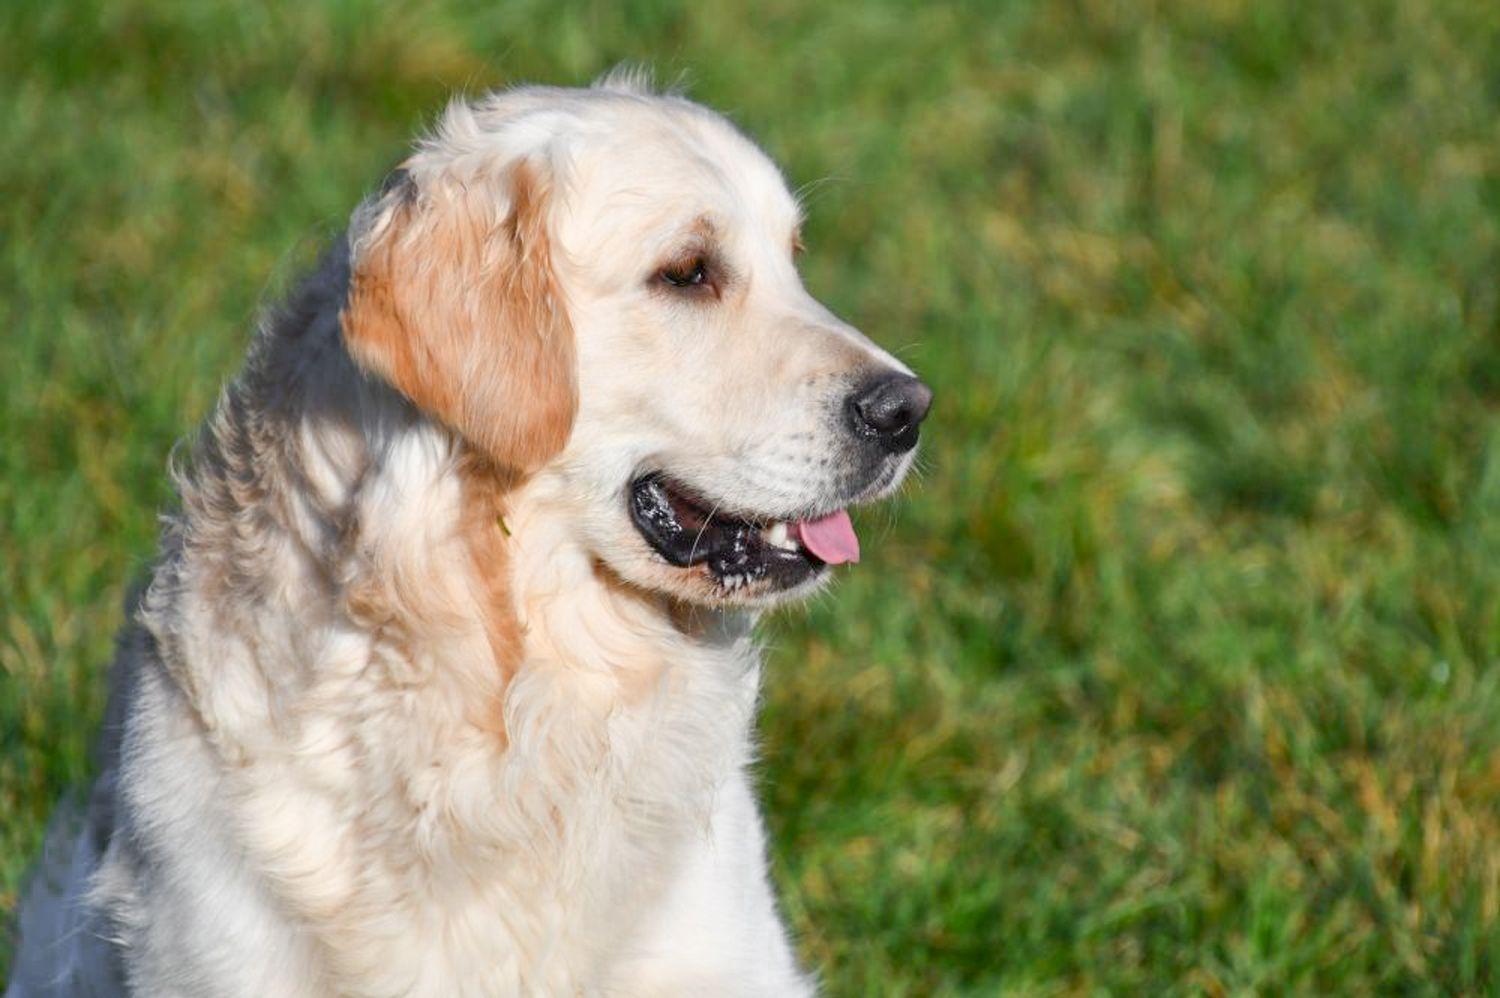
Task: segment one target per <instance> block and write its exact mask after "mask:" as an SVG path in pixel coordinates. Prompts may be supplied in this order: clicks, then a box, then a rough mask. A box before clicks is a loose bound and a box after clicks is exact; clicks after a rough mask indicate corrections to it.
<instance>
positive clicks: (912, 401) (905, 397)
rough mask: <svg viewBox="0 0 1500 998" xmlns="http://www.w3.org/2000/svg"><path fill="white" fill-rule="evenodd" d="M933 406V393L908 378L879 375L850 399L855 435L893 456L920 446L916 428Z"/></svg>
mask: <svg viewBox="0 0 1500 998" xmlns="http://www.w3.org/2000/svg"><path fill="white" fill-rule="evenodd" d="M931 405H932V389H931V388H928V387H927V386H926V385H924V384H923V383H922V382H920V381H918V380H917V379H916V378H913V377H912V376H911V375H909V374H899V373H896V372H891V373H888V374H877V375H876V376H875V377H873V378H871V379H870V380H869V381H866V382H865V383H864V384H862V385H860V386H859V387H858V388H856V389H855V390H854V393H853V394H851V395H850V396H849V415H850V418H851V420H852V422H853V423H854V432H855V433H858V434H860V435H861V436H867V437H872V438H874V439H875V440H876V441H878V442H879V444H880V446H881V447H883V448H884V449H885V450H887V451H889V452H890V453H892V454H900V453H902V452H903V451H909V450H911V449H912V448H913V447H915V446H916V445H917V428H918V427H919V426H921V424H922V418H923V417H924V416H926V415H927V410H928V408H929V407H931Z"/></svg>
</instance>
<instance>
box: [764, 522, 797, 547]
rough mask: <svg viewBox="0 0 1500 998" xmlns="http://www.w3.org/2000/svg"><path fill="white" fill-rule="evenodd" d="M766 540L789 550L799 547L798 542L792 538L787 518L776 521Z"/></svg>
mask: <svg viewBox="0 0 1500 998" xmlns="http://www.w3.org/2000/svg"><path fill="white" fill-rule="evenodd" d="M766 540H767V541H769V542H770V543H772V544H774V545H776V546H777V547H779V548H786V549H787V550H789V551H790V550H795V549H796V547H797V545H796V542H794V541H793V540H792V539H791V536H790V534H789V532H788V530H787V525H786V521H785V520H777V521H776V523H775V524H774V525H773V526H772V527H771V529H770V531H768V532H767V533H766Z"/></svg>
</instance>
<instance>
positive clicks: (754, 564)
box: [630, 473, 859, 590]
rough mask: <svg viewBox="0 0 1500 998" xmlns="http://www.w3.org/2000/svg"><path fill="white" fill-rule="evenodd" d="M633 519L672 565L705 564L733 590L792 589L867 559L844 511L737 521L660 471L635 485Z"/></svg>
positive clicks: (636, 482)
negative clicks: (835, 567) (755, 585)
mask: <svg viewBox="0 0 1500 998" xmlns="http://www.w3.org/2000/svg"><path fill="white" fill-rule="evenodd" d="M630 517H631V520H632V521H634V523H635V526H636V529H637V530H639V531H640V532H641V536H643V537H644V538H646V541H647V543H649V544H650V545H651V547H652V549H653V550H655V551H656V553H657V554H659V555H661V557H662V558H664V559H665V560H666V561H667V562H668V563H669V564H671V565H675V566H677V567H679V568H686V567H688V566H690V565H703V566H705V567H706V568H707V569H708V571H709V572H710V573H712V575H713V576H714V578H715V580H716V581H717V582H718V583H719V585H720V586H722V587H724V588H725V589H729V590H737V589H741V588H743V587H745V586H747V585H750V584H752V583H757V582H762V583H764V585H765V586H766V587H768V588H770V589H773V590H780V589H790V588H792V587H793V586H796V585H797V584H799V583H801V582H804V581H806V580H808V579H810V578H812V577H813V576H815V575H817V574H819V573H820V572H822V571H824V570H825V569H826V568H827V566H829V565H837V564H840V563H842V562H851V561H858V560H859V540H858V538H857V537H856V536H855V534H854V528H853V526H852V525H851V524H850V522H849V514H848V513H846V512H845V511H844V510H842V509H840V510H836V511H834V512H832V513H829V514H828V515H826V516H821V517H817V518H814V519H810V520H778V519H772V518H770V517H763V518H760V517H751V518H742V517H741V516H738V515H737V516H731V515H727V514H725V513H723V512H721V511H719V510H718V509H717V508H716V506H715V504H714V503H712V502H706V501H705V500H704V499H702V498H701V497H700V496H698V495H697V494H696V493H694V492H693V491H692V490H691V489H689V488H688V487H687V486H685V485H682V484H681V483H679V482H675V481H673V480H672V479H670V478H668V477H666V476H665V475H662V474H660V473H653V474H648V475H643V476H641V477H640V478H637V479H636V480H635V481H634V482H632V483H631V486H630Z"/></svg>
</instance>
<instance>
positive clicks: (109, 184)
mask: <svg viewBox="0 0 1500 998" xmlns="http://www.w3.org/2000/svg"><path fill="white" fill-rule="evenodd" d="M620 60H635V61H641V62H645V63H648V64H650V65H653V66H654V67H655V68H656V70H657V72H658V75H659V76H660V77H662V78H665V79H669V80H674V79H677V78H678V76H679V75H681V76H682V77H683V78H684V79H685V80H686V82H687V85H688V87H689V90H690V92H691V93H692V94H693V95H694V96H695V97H697V98H699V99H701V100H703V101H706V102H708V103H710V104H713V105H715V106H717V107H720V108H722V109H724V110H726V111H728V112H729V113H730V114H732V115H733V116H734V118H735V119H736V120H737V121H738V122H740V123H741V124H742V125H743V127H744V128H746V129H747V130H748V131H749V132H750V133H752V134H753V135H755V136H756V137H758V138H759V139H760V140H761V141H762V142H763V143H764V144H765V145H766V146H767V147H768V148H769V149H770V150H771V151H772V153H773V154H774V155H776V156H777V157H778V158H779V159H780V160H781V161H782V162H783V163H784V164H785V165H786V168H787V172H788V174H789V176H790V178H791V180H792V182H793V183H794V185H805V189H806V192H807V203H808V206H809V214H810V223H809V225H808V230H807V236H806V241H807V243H808V246H809V252H808V254H807V256H806V262H805V267H804V274H805V277H806V280H807V282H808V284H809V285H810V287H811V288H812V289H813V291H814V292H815V293H816V294H818V295H819V296H820V297H822V298H823V299H824V300H825V301H827V302H828V303H829V304H830V305H831V306H832V307H833V308H834V309H835V310H836V311H838V312H840V313H841V314H843V315H845V316H846V317H848V318H850V319H851V320H852V321H854V322H856V323H857V324H859V325H861V326H862V327H863V328H864V329H866V330H867V331H869V332H870V333H871V334H872V335H873V336H875V337H876V338H877V339H879V340H881V341H882V342H883V343H885V344H887V345H888V346H891V347H892V348H894V349H895V350H897V351H898V352H899V353H900V355H901V356H902V357H904V358H905V359H907V360H908V361H909V362H910V363H911V364H912V365H913V366H914V367H916V368H918V369H919V370H921V371H922V372H923V373H924V374H925V375H926V376H927V378H928V379H929V380H930V381H931V383H932V384H933V385H934V386H935V388H936V390H937V396H938V401H937V405H936V409H935V412H934V415H933V417H932V419H931V420H930V421H929V424H928V426H929V427H930V430H929V431H928V432H926V433H924V437H925V443H924V455H925V456H924V459H923V465H924V470H923V473H922V476H921V479H920V481H919V482H917V483H915V484H914V485H913V487H912V488H910V489H909V490H908V491H907V493H906V494H905V495H904V497H903V498H902V499H901V500H900V501H899V502H897V503H894V504H892V505H891V506H889V507H888V508H886V509H883V510H878V511H872V512H869V513H868V514H866V515H864V516H862V517H861V518H860V527H861V530H862V533H863V535H864V538H865V549H866V552H867V557H866V559H865V562H864V563H863V564H861V565H859V566H858V567H857V568H856V569H854V570H852V571H849V572H847V573H846V578H845V579H844V580H843V581H842V582H841V584H840V585H839V586H838V587H837V589H836V590H835V591H834V592H833V593H832V594H831V595H829V596H827V597H824V598H821V599H819V600H818V601H816V603H815V604H814V605H813V606H812V607H811V608H810V612H805V613H804V612H797V613H788V614H784V615H781V616H778V617H777V618H776V619H775V620H773V621H771V622H770V623H769V624H768V626H767V631H766V638H767V644H768V646H769V648H770V668H769V670H768V685H767V691H766V712H765V719H764V724H763V728H762V730H763V759H764V765H763V788H764V797H765V799H766V803H767V807H768V810H769V817H770V822H771V825H772V828H773V831H774V834H775V844H774V852H775V863H776V871H777V877H778V881H779V884H780V888H781V892H782V895H783V897H784V903H785V907H786V910H787V913H788V915H789V917H790V919H791V921H792V923H793V925H794V926H795V929H796V932H797V935H798V938H799V945H800V948H801V952H802V954H803V956H804V958H805V960H806V961H807V962H808V963H809V964H811V965H813V966H816V967H817V968H819V969H820V971H821V973H822V974H823V978H824V981H825V983H826V985H827V990H828V992H829V993H830V994H834V995H958V994H977V995H989V994H997V993H1002V992H1007V993H1019V994H1058V993H1066V994H1073V993H1132V992H1134V993H1149V994H1172V993H1206V994H1229V993H1236V994H1251V993H1264V994H1280V993H1287V992H1301V993H1309V994H1330V993H1346V994H1370V993H1372V992H1386V993H1403V994H1423V993H1431V994H1438V993H1468V994H1476V993H1495V991H1496V989H1497V988H1500V4H1496V3H1494V2H1486V0H1473V2H1467V3H1460V2H1444V0H1429V2H1423V0H1412V2H1396V0H1364V2H1361V0H1347V2H1318V3H1305V2H1295V0H1199V2H1178V3H1170V2H1157V3H1147V2H1141V3H1127V2H1123V0H1113V2H1111V0H1053V2H1042V0H1035V2H1010V0H1003V2H1002V0H992V2H972V3H954V4H941V3H915V2H913V3H897V2H875V3H843V4H840V3H829V2H823V3H812V2H806V3H801V2H793V0H718V2H716V3H710V4H701V3H700V4H676V3H624V4H621V3H606V2H599V3H594V4H573V3H564V2H560V0H549V2H541V0H522V2H512V3H497V2H493V0H487V2H484V3H479V2H467V0H465V2H454V3H446V4H400V5H396V4H391V5H377V4H373V3H362V2H353V0H332V2H327V3H321V2H320V3H314V2H302V3H297V4H287V5H272V4H240V5H228V4H223V5H221V4H217V3H189V2H187V0H181V2H174V3H166V2H162V3H146V2H141V0H108V2H105V0H73V2H70V3H55V2H42V0H10V2H8V3H5V4H3V5H0V67H3V69H0V79H3V84H0V204H3V207H0V912H3V911H8V910H10V909H11V908H12V907H13V906H14V904H15V901H16V898H17V895H18V891H19V889H20V885H21V883H22V880H23V877H24V875H25V871H26V868H27V866H28V864H29V863H30V861H31V859H32V858H33V857H34V856H35V854H36V853H37V851H38V849H39V846H40V838H41V831H42V828H43V824H44V821H45V819H46V816H47V813H48V811H49V808H50V806H51V804H52V802H53V801H54V800H55V799H56V798H57V797H58V795H60V794H61V793H63V792H64V791H66V790H67V789H69V788H76V787H78V786H80V785H81V784H82V783H83V781H85V780H86V779H87V777H88V774H89V763H88V746H89V744H90V741H91V738H92V732H93V730H94V727H95V724H96V722H97V720H98V718H99V714H100V711H101V708H102V706H103V702H102V701H103V683H102V681H101V676H102V670H103V668H104V666H105V664H106V663H107V661H108V658H109V655H110V646H111V641H112V635H113V632H114V630H115V629H116V627H117V626H118V625H119V624H120V621H121V609H120V608H121V603H122V599H123V595H124V593H125V590H126V588H127V586H128V585H129V584H130V583H131V582H132V581H133V580H138V579H139V578H140V577H141V575H142V573H143V572H144V571H145V570H146V567H147V565H148V564H149V560H150V558H151V556H152V550H153V545H154V542H155V533H156V520H155V517H156V513H157V512H158V511H159V510H161V509H163V508H165V507H167V506H169V505H170V504H171V502H172V496H171V493H170V490H169V488H168V485H167V480H166V476H165V474H164V469H165V466H166V462H167V459H168V455H169V453H170V452H171V449H172V447H173V445H174V442H175V441H177V440H179V439H181V438H183V437H184V436H185V435H186V434H187V433H188V431H189V430H190V429H191V428H192V427H193V426H194V424H195V423H196V421H197V420H199V419H200V418H201V417H202V416H203V415H204V413H205V412H206V411H207V409H208V408H209V406H210V405H211V404H212V402H213V399H214V397H215V395H216V393H217V392H218V390H219V387H220V386H221V385H222V384H223V382H224V380H225V378H226V377H227V376H229V375H230V374H231V373H232V372H233V371H234V369H235V367H236V365H237V363H238V361H239V358H240V357H241V355H242V353H243V351H244V348H245V345H246V342H247V338H248V335H249V331H250V329H251V327H252V324H253V319H254V316H255V314H256V310H257V309H258V308H259V307H260V306H261V305H263V304H264V303H266V302H267V301H268V300H269V299H270V298H272V297H274V295H275V294H276V293H277V292H278V289H282V288H284V287H285V286H286V285H287V283H288V282H289V281H290V280H291V279H293V277H294V276H295V274H296V273H297V271H298V269H299V268H301V267H302V266H305V265H306V263H307V262H308V261H309V260H310V259H311V258H312V257H313V256H314V255H315V253H316V252H317V249H318V247H319V246H320V245H321V244H322V243H323V242H325V241H326V240H327V239H328V238H329V237H330V236H331V235H332V234H333V233H334V232H336V231H337V230H338V228H339V227H340V225H341V224H342V220H343V219H344V218H345V217H346V216H347V213H348V211H349V209H350V208H351V207H352V206H353V205H354V204H355V202H356V201H357V200H358V199H359V198H360V197H361V195H362V194H363V193H364V192H366V191H368V190H369V189H370V188H371V187H372V186H373V185H374V184H376V183H377V182H378V180H379V178H380V177H381V176H382V174H383V173H384V171H385V170H386V169H387V168H388V167H389V165H390V164H392V163H393V162H395V161H396V160H397V159H398V158H399V156H400V155H401V153H402V150H403V147H404V143H405V142H406V141H407V140H408V138H409V137H410V136H411V135H412V134H413V133H414V131H416V130H417V129H419V128H420V127H421V126H422V124H423V123H424V122H426V121H428V120H430V118H431V117H432V115H433V114H434V113H435V112H436V111H437V110H438V109H439V108H440V107H441V106H442V103H443V101H444V99H445V97H446V95H448V94H449V93H450V92H452V91H454V90H459V89H463V90H469V91H474V90H478V89H481V88H485V87H489V86H495V85H503V84H506V83H509V82H513V81H521V80H543V81H550V82H561V83H581V82H586V81H588V80H589V79H591V78H592V77H593V76H595V75H596V74H598V73H599V72H601V71H602V70H604V69H606V68H608V67H610V66H611V65H613V64H614V63H616V62H617V61H620ZM7 948H8V947H6V946H4V945H0V974H3V967H4V963H5V958H4V956H3V951H4V950H5V949H7Z"/></svg>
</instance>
